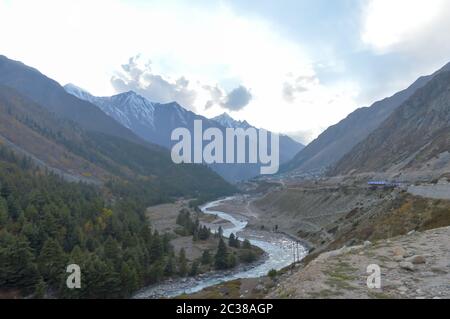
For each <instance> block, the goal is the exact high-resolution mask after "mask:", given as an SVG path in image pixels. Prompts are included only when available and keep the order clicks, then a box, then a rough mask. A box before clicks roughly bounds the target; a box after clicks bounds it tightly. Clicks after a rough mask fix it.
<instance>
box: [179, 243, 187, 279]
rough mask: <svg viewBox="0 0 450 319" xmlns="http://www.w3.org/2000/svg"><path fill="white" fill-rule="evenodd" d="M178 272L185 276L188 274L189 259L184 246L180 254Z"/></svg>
mask: <svg viewBox="0 0 450 319" xmlns="http://www.w3.org/2000/svg"><path fill="white" fill-rule="evenodd" d="M178 274H179V275H180V276H181V277H184V276H186V274H187V259H186V251H185V250H184V248H181V250H180V255H179V256H178Z"/></svg>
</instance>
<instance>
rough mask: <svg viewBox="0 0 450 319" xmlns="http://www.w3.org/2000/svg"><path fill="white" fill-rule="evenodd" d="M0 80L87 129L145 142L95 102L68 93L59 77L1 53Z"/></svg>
mask: <svg viewBox="0 0 450 319" xmlns="http://www.w3.org/2000/svg"><path fill="white" fill-rule="evenodd" d="M0 84H2V85H4V86H7V87H10V88H13V89H15V90H16V91H17V92H19V93H20V94H21V95H23V96H25V97H27V98H29V99H30V100H32V101H33V102H35V103H37V104H39V105H41V106H42V107H44V108H46V109H47V110H48V111H50V112H51V113H54V114H56V115H57V116H58V117H60V118H63V119H68V120H71V121H74V122H75V123H77V124H78V125H80V126H81V127H82V128H84V129H86V130H88V131H95V132H100V133H104V134H108V135H112V136H116V137H120V138H124V139H126V140H129V141H131V142H134V143H141V144H143V143H144V141H143V140H142V139H140V138H138V137H137V136H136V135H135V134H134V133H133V132H131V131H130V130H129V129H127V128H125V127H123V126H122V125H120V124H119V123H118V122H117V121H115V120H114V119H112V118H111V117H109V116H107V115H106V114H104V113H103V112H102V111H101V110H100V109H99V108H98V107H96V106H95V105H93V104H91V103H88V102H86V101H84V100H80V99H78V98H76V97H74V96H73V95H71V94H68V93H67V92H66V91H65V90H64V88H63V87H62V86H60V85H59V84H58V83H57V82H56V81H54V80H52V79H50V78H48V77H46V76H45V75H43V74H42V73H40V72H39V71H38V70H36V69H33V68H31V67H29V66H27V65H25V64H23V63H21V62H18V61H13V60H10V59H8V58H7V57H5V56H0Z"/></svg>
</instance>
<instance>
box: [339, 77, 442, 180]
mask: <svg viewBox="0 0 450 319" xmlns="http://www.w3.org/2000/svg"><path fill="white" fill-rule="evenodd" d="M449 151H450V72H442V73H440V74H438V75H436V76H435V77H434V78H433V79H432V80H431V81H429V82H428V83H427V84H426V85H425V86H424V87H423V88H420V89H418V90H417V91H416V92H415V93H414V94H413V95H412V96H411V97H410V98H409V99H408V100H406V101H405V102H404V103H403V104H402V105H401V106H400V107H398V108H397V109H396V110H395V111H394V112H393V113H392V114H391V115H390V116H389V117H388V118H387V119H386V120H385V121H384V122H383V123H382V124H381V125H380V126H379V127H378V128H377V129H376V130H375V131H374V132H372V133H371V134H370V135H369V136H368V137H367V138H365V139H364V140H363V141H361V142H360V143H359V144H358V145H357V146H355V147H354V148H353V149H352V150H351V152H349V153H348V154H346V155H345V156H344V157H343V158H342V159H341V160H340V161H339V162H338V163H337V164H336V166H335V167H334V168H333V170H332V171H331V174H334V175H337V174H348V173H361V172H385V171H391V172H406V173H407V172H408V171H410V172H413V173H414V174H416V175H417V172H418V171H424V172H426V173H425V176H428V175H429V177H434V178H439V177H440V175H442V174H444V173H446V172H447V173H448V172H450V158H449V156H448V153H449ZM433 172H434V173H435V174H437V175H435V176H432V173H433Z"/></svg>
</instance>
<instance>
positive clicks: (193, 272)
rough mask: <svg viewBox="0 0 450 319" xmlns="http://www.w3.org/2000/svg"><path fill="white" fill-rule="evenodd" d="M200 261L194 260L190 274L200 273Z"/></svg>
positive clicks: (192, 275)
mask: <svg viewBox="0 0 450 319" xmlns="http://www.w3.org/2000/svg"><path fill="white" fill-rule="evenodd" d="M198 266H199V265H198V261H194V262H193V263H192V266H191V270H190V271H189V276H191V277H194V276H197V274H198Z"/></svg>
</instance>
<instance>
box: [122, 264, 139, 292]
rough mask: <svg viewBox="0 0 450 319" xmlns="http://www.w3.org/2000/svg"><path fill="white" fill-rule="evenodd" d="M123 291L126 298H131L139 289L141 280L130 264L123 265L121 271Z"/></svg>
mask: <svg viewBox="0 0 450 319" xmlns="http://www.w3.org/2000/svg"><path fill="white" fill-rule="evenodd" d="M120 280H121V285H120V286H121V289H122V295H123V296H124V297H129V296H131V294H132V293H133V292H134V291H136V289H137V288H138V287H139V279H138V275H137V272H136V269H134V268H133V267H131V266H130V265H129V264H128V263H125V262H124V263H122V269H121V271H120Z"/></svg>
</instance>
